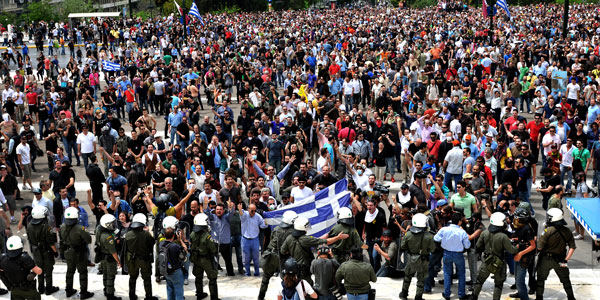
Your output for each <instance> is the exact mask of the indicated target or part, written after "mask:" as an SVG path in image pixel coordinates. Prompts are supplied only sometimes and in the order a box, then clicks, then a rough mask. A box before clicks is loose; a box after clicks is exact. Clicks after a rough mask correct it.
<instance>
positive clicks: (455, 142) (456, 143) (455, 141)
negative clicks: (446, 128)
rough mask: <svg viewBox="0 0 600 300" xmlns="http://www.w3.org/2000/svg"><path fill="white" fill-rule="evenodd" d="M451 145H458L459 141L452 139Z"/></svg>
mask: <svg viewBox="0 0 600 300" xmlns="http://www.w3.org/2000/svg"><path fill="white" fill-rule="evenodd" d="M452 145H453V146H458V145H460V141H459V140H454V141H452Z"/></svg>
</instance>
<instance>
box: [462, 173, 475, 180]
mask: <svg viewBox="0 0 600 300" xmlns="http://www.w3.org/2000/svg"><path fill="white" fill-rule="evenodd" d="M463 179H473V174H471V173H466V174H465V175H463Z"/></svg>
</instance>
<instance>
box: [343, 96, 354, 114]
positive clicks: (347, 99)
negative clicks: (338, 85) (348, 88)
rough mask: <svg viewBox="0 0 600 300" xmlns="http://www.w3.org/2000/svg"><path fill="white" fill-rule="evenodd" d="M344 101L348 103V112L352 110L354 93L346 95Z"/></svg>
mask: <svg viewBox="0 0 600 300" xmlns="http://www.w3.org/2000/svg"><path fill="white" fill-rule="evenodd" d="M344 103H345V104H346V112H350V111H351V110H352V95H344Z"/></svg>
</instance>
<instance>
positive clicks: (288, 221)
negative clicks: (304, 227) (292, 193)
mask: <svg viewBox="0 0 600 300" xmlns="http://www.w3.org/2000/svg"><path fill="white" fill-rule="evenodd" d="M297 217H298V214H296V212H295V211H293V210H288V211H286V212H284V213H283V217H282V218H281V221H282V223H281V225H280V226H281V227H283V228H288V227H290V226H292V225H294V220H296V218H297Z"/></svg>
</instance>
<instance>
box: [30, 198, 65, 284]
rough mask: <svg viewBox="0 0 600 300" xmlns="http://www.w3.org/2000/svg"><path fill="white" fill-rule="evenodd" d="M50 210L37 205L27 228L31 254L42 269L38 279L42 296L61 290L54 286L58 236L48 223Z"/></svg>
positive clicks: (32, 211)
mask: <svg viewBox="0 0 600 300" xmlns="http://www.w3.org/2000/svg"><path fill="white" fill-rule="evenodd" d="M47 215H48V208H47V207H45V206H41V205H37V206H36V207H34V208H33V209H32V210H31V222H30V223H29V226H28V227H27V239H28V240H29V245H30V247H31V254H32V255H33V259H34V260H35V264H36V265H37V266H39V267H40V268H41V269H42V274H40V276H39V277H38V290H39V292H40V294H44V293H45V294H46V295H51V294H52V293H54V292H56V291H58V290H59V288H58V287H56V286H52V271H53V270H54V257H57V256H58V251H56V234H55V233H54V231H52V227H51V226H50V225H49V224H48V222H47V218H46V217H47Z"/></svg>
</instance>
